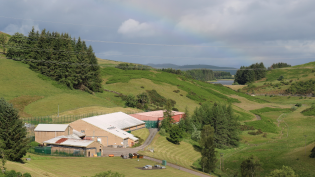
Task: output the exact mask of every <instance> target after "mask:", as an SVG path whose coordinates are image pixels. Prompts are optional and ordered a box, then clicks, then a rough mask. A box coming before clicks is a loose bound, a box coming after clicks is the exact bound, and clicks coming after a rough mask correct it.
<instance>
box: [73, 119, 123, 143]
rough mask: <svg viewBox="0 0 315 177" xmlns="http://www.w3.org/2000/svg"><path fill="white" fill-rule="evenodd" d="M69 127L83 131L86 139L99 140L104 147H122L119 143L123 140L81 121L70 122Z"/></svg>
mask: <svg viewBox="0 0 315 177" xmlns="http://www.w3.org/2000/svg"><path fill="white" fill-rule="evenodd" d="M70 126H71V127H72V128H73V129H75V130H77V131H79V132H81V131H82V130H83V131H84V132H83V133H85V135H86V139H89V140H93V141H97V139H98V138H99V139H100V140H101V144H102V145H103V146H105V147H107V146H108V145H122V144H121V143H122V142H123V139H122V138H121V137H118V136H116V135H114V134H111V133H109V132H107V131H105V130H103V129H100V128H98V127H96V126H94V125H91V124H89V123H87V122H85V121H83V120H81V119H80V120H77V121H74V122H72V123H71V124H70ZM105 136H106V137H105ZM107 142H108V144H107Z"/></svg>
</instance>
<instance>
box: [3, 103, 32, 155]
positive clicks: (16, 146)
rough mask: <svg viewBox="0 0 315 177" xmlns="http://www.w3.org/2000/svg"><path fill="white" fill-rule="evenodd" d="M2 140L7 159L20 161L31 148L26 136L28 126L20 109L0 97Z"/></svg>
mask: <svg viewBox="0 0 315 177" xmlns="http://www.w3.org/2000/svg"><path fill="white" fill-rule="evenodd" d="M0 122H1V124H0V140H2V142H3V144H4V146H3V148H2V149H3V152H4V154H5V157H6V159H8V160H13V161H18V160H20V159H21V158H22V157H23V156H24V155H25V154H26V151H27V149H28V148H29V146H28V142H29V139H28V138H26V134H27V132H26V128H25V127H24V126H23V122H22V120H20V119H19V115H18V111H17V110H16V109H15V108H13V106H12V104H9V103H8V102H6V101H5V100H4V99H3V98H0Z"/></svg>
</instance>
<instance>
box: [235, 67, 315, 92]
mask: <svg viewBox="0 0 315 177" xmlns="http://www.w3.org/2000/svg"><path fill="white" fill-rule="evenodd" d="M281 76H282V77H283V79H282V80H280V77H281ZM310 79H315V62H310V63H306V64H302V65H297V66H293V67H288V68H280V69H274V70H270V71H267V74H266V77H265V78H264V79H261V80H259V81H256V82H255V83H253V84H251V85H249V86H248V87H244V88H243V89H242V90H241V91H242V92H245V93H249V94H256V95H259V94H268V95H272V94H273V95H277V94H287V93H286V91H285V90H287V89H288V88H289V87H290V86H291V85H292V84H294V83H297V82H300V81H308V80H310Z"/></svg>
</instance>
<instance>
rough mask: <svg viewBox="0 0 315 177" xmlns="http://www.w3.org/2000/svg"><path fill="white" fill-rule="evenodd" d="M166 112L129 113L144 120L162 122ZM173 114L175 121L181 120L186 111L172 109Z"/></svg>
mask: <svg viewBox="0 0 315 177" xmlns="http://www.w3.org/2000/svg"><path fill="white" fill-rule="evenodd" d="M164 112H165V111H163V110H159V111H150V112H142V113H137V114H129V115H130V116H132V117H135V118H137V119H139V120H142V121H156V122H161V121H162V120H163V119H164ZM172 115H173V116H172V118H173V119H174V121H175V122H179V121H180V119H181V118H183V117H184V115H185V113H184V112H177V111H172Z"/></svg>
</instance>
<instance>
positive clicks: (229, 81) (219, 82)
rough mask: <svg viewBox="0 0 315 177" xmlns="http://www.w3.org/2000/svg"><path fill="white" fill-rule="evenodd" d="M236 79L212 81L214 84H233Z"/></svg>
mask: <svg viewBox="0 0 315 177" xmlns="http://www.w3.org/2000/svg"><path fill="white" fill-rule="evenodd" d="M233 82H234V80H217V81H216V82H210V83H213V84H222V85H232V84H233Z"/></svg>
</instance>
